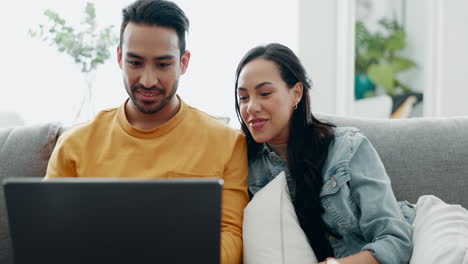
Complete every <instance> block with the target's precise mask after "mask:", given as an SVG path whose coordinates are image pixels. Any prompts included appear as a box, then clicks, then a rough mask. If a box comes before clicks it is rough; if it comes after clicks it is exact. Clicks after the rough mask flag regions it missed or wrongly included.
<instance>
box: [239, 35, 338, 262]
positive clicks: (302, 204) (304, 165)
mask: <svg viewBox="0 0 468 264" xmlns="http://www.w3.org/2000/svg"><path fill="white" fill-rule="evenodd" d="M255 59H264V60H268V61H272V62H274V63H275V64H276V65H277V66H278V69H279V72H280V74H281V78H282V79H283V80H284V82H285V83H286V84H287V86H288V87H289V89H292V88H293V87H294V85H295V84H296V83H298V82H301V83H302V85H303V87H304V88H303V94H302V98H301V101H300V102H299V103H298V104H297V109H296V110H295V111H294V112H293V115H292V117H291V118H292V120H291V121H292V122H291V127H290V133H289V138H288V163H289V168H290V171H291V175H292V177H293V179H294V180H295V182H296V199H295V201H294V209H295V211H296V214H297V217H298V219H299V223H300V225H301V228H302V229H303V230H304V233H305V234H306V236H307V238H308V240H309V242H310V245H311V246H312V248H313V250H314V252H315V255H316V256H317V259H318V260H319V261H321V260H324V259H325V258H326V257H329V256H333V249H332V247H331V245H330V242H329V241H328V240H327V238H326V234H327V232H328V233H331V230H327V228H326V225H325V222H324V221H323V219H322V217H321V215H322V213H323V212H324V208H323V207H322V205H321V203H320V190H321V189H322V186H323V178H322V169H323V165H324V163H325V160H326V158H327V155H328V148H329V146H330V144H331V143H332V142H333V140H334V138H335V136H334V133H333V130H332V128H333V127H334V125H332V124H328V123H324V122H321V121H319V120H318V119H316V118H315V117H314V115H313V114H312V112H311V110H310V101H309V89H310V88H311V86H312V84H311V81H310V79H309V78H308V77H307V73H306V71H305V68H304V66H303V65H302V64H301V62H300V60H299V58H298V57H297V56H296V55H295V54H294V53H293V51H292V50H290V49H289V48H288V47H286V46H284V45H281V44H277V43H272V44H268V45H264V46H258V47H255V48H253V49H251V50H250V51H248V52H247V54H246V55H245V56H244V58H242V60H241V61H240V63H239V65H238V67H237V71H236V76H235V77H236V82H235V88H234V89H235V98H236V102H235V104H236V113H237V117H238V118H239V121H240V123H241V125H242V131H243V132H244V134H245V135H246V140H247V153H248V159H249V161H252V160H255V159H256V158H257V157H258V155H259V154H261V149H262V146H263V145H262V144H261V143H257V142H255V140H254V139H253V137H252V134H251V133H250V131H249V129H248V128H247V125H246V124H245V123H244V121H243V120H242V117H241V114H240V107H239V101H238V100H237V98H238V96H237V85H238V81H239V75H240V73H241V71H242V69H243V68H244V66H245V65H247V64H248V63H249V62H251V61H253V60H255Z"/></svg>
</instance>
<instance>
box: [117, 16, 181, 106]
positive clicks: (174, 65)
mask: <svg viewBox="0 0 468 264" xmlns="http://www.w3.org/2000/svg"><path fill="white" fill-rule="evenodd" d="M117 57H118V58H117V59H118V62H119V66H120V68H121V69H122V72H123V81H124V85H125V89H126V90H127V93H128V95H129V96H130V98H131V101H130V102H129V105H130V107H134V108H137V109H138V110H139V111H140V112H142V113H145V114H155V113H158V112H159V111H160V110H162V109H163V108H164V107H165V106H166V105H167V104H168V103H171V102H172V101H173V100H176V99H175V97H174V95H175V94H176V91H177V87H178V82H179V77H180V75H182V74H184V73H185V71H186V69H187V66H188V61H189V58H190V54H189V53H188V52H186V53H185V54H184V55H183V56H182V58H181V57H180V50H179V42H178V37H177V33H176V31H175V30H174V29H172V28H167V27H161V26H149V25H142V24H135V23H128V25H127V26H126V28H125V31H124V34H123V36H122V47H121V48H120V47H119V48H118V49H117Z"/></svg>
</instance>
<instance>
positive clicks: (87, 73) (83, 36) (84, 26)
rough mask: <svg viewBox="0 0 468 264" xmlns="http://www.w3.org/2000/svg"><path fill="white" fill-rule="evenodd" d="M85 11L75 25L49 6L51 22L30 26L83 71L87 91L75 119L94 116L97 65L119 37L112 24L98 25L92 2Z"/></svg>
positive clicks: (36, 35)
mask: <svg viewBox="0 0 468 264" xmlns="http://www.w3.org/2000/svg"><path fill="white" fill-rule="evenodd" d="M84 13H85V17H84V19H83V21H82V22H81V25H80V26H79V27H73V26H70V25H68V24H67V22H66V21H65V19H64V18H62V17H61V16H60V15H59V14H58V13H57V12H54V11H52V10H50V9H47V10H46V11H45V12H44V15H45V16H46V17H48V19H49V24H47V25H43V24H40V25H39V26H38V28H37V29H31V30H29V34H30V36H32V37H39V38H41V39H42V40H43V41H45V42H48V43H49V44H50V45H51V46H56V48H57V50H58V51H59V52H61V53H65V54H67V55H69V56H70V57H71V58H72V59H73V61H74V62H75V64H77V66H78V67H79V68H80V70H81V72H82V74H83V77H84V82H85V89H86V91H85V92H84V95H83V97H82V98H81V101H80V103H79V105H77V106H76V110H75V113H74V117H73V121H74V123H76V122H85V121H88V120H90V119H91V118H92V117H93V116H94V114H95V113H94V111H95V110H94V103H93V100H94V98H93V83H94V79H95V73H96V70H97V68H98V66H99V65H101V64H104V63H105V62H106V60H108V59H109V58H110V56H111V54H110V52H109V48H111V47H113V46H114V45H115V44H116V43H117V41H118V37H117V35H116V34H115V33H114V26H113V25H111V26H107V27H103V28H100V27H98V25H97V23H96V10H95V7H94V4H93V3H91V2H88V3H86V7H85V11H84Z"/></svg>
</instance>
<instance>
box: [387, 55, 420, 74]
mask: <svg viewBox="0 0 468 264" xmlns="http://www.w3.org/2000/svg"><path fill="white" fill-rule="evenodd" d="M391 64H392V68H393V72H394V73H397V72H402V71H406V70H409V69H411V68H413V67H414V66H415V65H416V63H414V62H413V61H412V60H410V59H406V58H403V57H399V56H394V57H393V58H392V61H391Z"/></svg>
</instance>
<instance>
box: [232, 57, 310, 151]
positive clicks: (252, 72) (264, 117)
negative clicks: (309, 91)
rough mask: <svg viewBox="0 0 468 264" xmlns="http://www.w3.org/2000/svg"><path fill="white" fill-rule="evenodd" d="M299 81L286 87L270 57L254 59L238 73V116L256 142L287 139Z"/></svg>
mask: <svg viewBox="0 0 468 264" xmlns="http://www.w3.org/2000/svg"><path fill="white" fill-rule="evenodd" d="M302 88H303V87H302V83H300V82H298V83H296V84H295V85H294V87H293V88H289V87H288V86H287V84H286V82H285V81H284V80H283V79H282V78H281V74H280V71H279V68H278V66H277V65H276V63H274V62H273V61H269V60H265V59H254V60H252V61H251V62H249V63H247V64H246V65H245V66H244V68H243V69H242V71H241V72H240V74H239V80H238V87H237V95H238V96H237V100H238V102H239V108H240V114H241V116H242V120H243V121H244V123H245V124H246V126H247V127H248V129H249V131H250V133H251V134H252V137H253V138H254V140H255V141H256V142H258V143H264V142H267V143H270V144H285V143H287V142H288V136H289V129H290V123H291V116H292V113H293V111H294V107H295V106H296V104H298V103H299V101H300V100H301V97H302Z"/></svg>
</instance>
